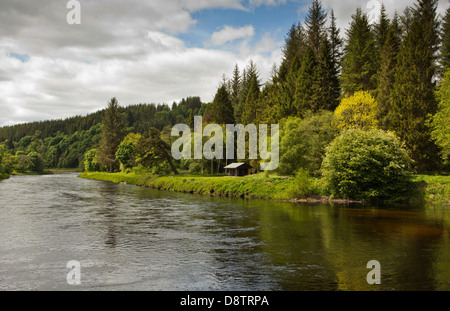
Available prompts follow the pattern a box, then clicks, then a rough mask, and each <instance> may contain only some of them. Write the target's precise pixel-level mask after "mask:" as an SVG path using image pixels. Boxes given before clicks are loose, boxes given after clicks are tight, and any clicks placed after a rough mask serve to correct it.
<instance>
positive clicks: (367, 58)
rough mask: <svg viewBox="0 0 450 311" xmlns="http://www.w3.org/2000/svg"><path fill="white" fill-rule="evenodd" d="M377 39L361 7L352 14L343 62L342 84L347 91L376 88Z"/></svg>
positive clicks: (348, 92)
mask: <svg viewBox="0 0 450 311" xmlns="http://www.w3.org/2000/svg"><path fill="white" fill-rule="evenodd" d="M376 73H377V61H376V49H375V39H374V35H373V32H372V30H371V27H370V25H369V21H368V17H367V15H366V14H363V12H362V10H361V8H358V9H357V10H356V14H354V15H353V16H352V22H351V24H350V29H349V30H348V31H347V40H346V46H345V50H344V57H343V62H342V75H341V85H342V88H343V90H344V92H345V93H347V94H352V93H354V92H356V91H372V90H374V89H376Z"/></svg>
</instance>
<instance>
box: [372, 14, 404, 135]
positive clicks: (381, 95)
mask: <svg viewBox="0 0 450 311" xmlns="http://www.w3.org/2000/svg"><path fill="white" fill-rule="evenodd" d="M400 45H401V28H400V24H399V18H398V15H397V14H395V16H394V19H393V20H392V23H391V26H390V27H389V31H388V34H387V36H386V40H385V43H384V46H383V48H382V50H381V57H380V70H379V73H378V89H377V101H378V105H379V116H378V119H379V126H380V128H382V129H384V130H392V129H393V128H392V124H391V121H390V118H391V117H392V115H391V113H392V89H393V86H394V82H395V70H396V66H397V55H398V52H399V50H400Z"/></svg>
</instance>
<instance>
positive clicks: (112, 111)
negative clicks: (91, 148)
mask: <svg viewBox="0 0 450 311" xmlns="http://www.w3.org/2000/svg"><path fill="white" fill-rule="evenodd" d="M124 128H125V126H124V121H123V118H122V114H121V113H120V106H119V102H118V101H117V99H116V98H115V97H114V98H113V99H111V101H109V102H108V106H107V108H106V111H105V115H104V117H103V128H102V140H101V148H100V150H99V159H100V163H101V164H102V165H105V166H107V167H109V171H110V172H111V173H112V172H113V171H114V165H115V164H116V163H117V158H116V152H117V149H118V148H119V145H120V143H121V142H122V140H123V138H124Z"/></svg>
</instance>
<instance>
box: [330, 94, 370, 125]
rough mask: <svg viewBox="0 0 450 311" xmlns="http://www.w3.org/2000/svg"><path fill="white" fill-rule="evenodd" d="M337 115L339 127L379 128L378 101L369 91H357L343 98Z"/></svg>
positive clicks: (336, 112)
mask: <svg viewBox="0 0 450 311" xmlns="http://www.w3.org/2000/svg"><path fill="white" fill-rule="evenodd" d="M335 115H336V118H337V126H338V128H339V129H351V128H360V129H371V128H377V125H378V119H377V117H378V103H377V101H376V100H375V99H374V98H373V97H372V95H370V93H369V92H365V91H360V92H356V93H355V94H354V95H353V96H347V97H345V98H344V99H342V101H341V104H340V105H339V107H338V108H337V109H336V111H335Z"/></svg>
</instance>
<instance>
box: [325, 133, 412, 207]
mask: <svg viewBox="0 0 450 311" xmlns="http://www.w3.org/2000/svg"><path fill="white" fill-rule="evenodd" d="M410 164H411V159H410V158H409V156H408V153H407V152H406V150H405V149H404V148H403V147H402V143H401V142H400V141H399V140H398V139H397V138H396V137H395V136H394V135H393V134H391V133H387V132H384V131H380V130H369V131H366V130H360V129H353V130H348V131H345V132H344V133H343V134H342V135H341V136H339V137H337V138H336V139H335V140H334V141H333V142H332V143H331V144H330V146H329V147H328V148H327V152H326V155H325V159H324V161H323V168H322V171H323V176H324V181H325V183H326V187H327V188H328V190H329V192H330V193H331V194H332V195H333V196H334V197H340V198H351V199H358V200H380V199H381V200H386V199H387V200H389V199H395V198H399V197H401V196H402V195H405V193H406V192H407V191H408V190H410V176H411V173H410V170H409V167H410Z"/></svg>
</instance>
